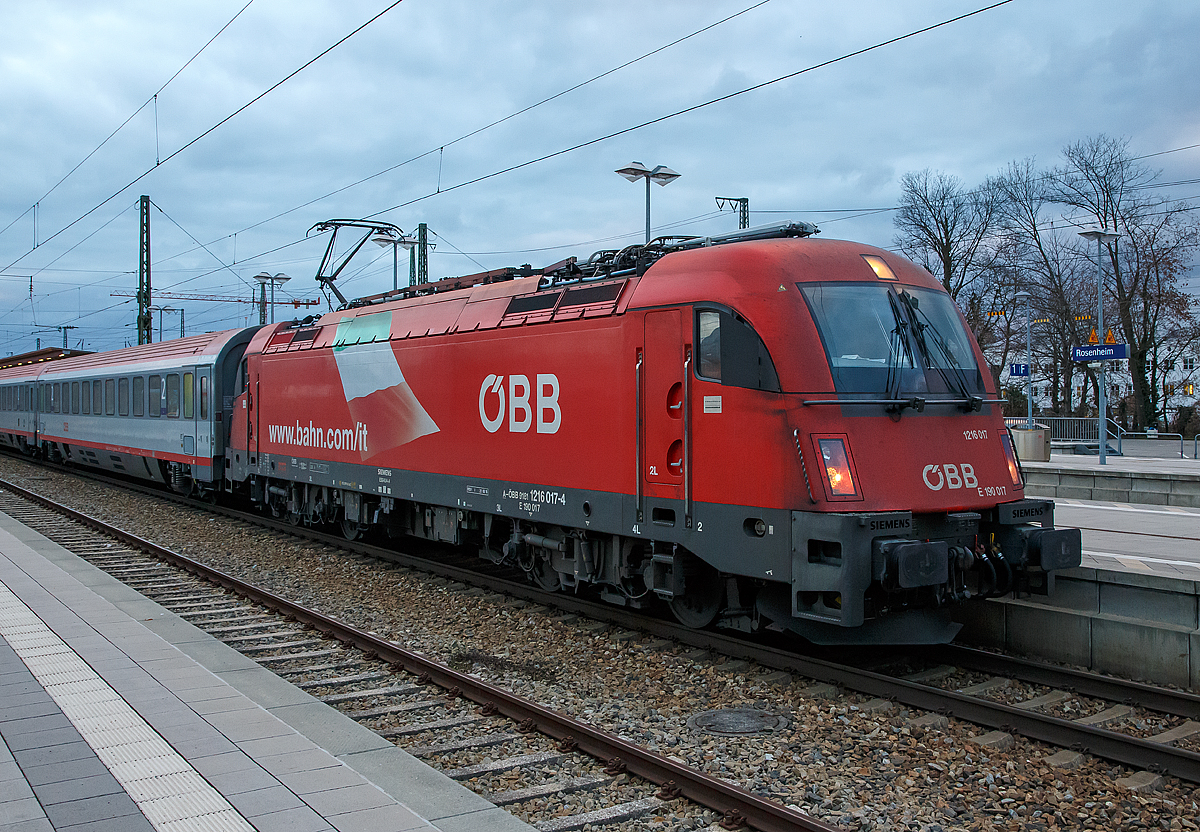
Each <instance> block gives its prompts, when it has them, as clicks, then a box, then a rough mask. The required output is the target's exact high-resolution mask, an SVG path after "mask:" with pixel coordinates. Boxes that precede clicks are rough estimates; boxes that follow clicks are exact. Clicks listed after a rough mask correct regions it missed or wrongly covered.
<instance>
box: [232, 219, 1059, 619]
mask: <svg viewBox="0 0 1200 832" xmlns="http://www.w3.org/2000/svg"><path fill="white" fill-rule="evenodd" d="M815 230H816V229H815V228H814V227H813V226H811V225H808V224H804V223H789V224H785V225H782V226H777V227H773V228H769V229H761V230H751V231H744V232H739V233H736V234H730V235H725V236H724V237H716V238H703V239H700V238H690V239H678V238H674V239H662V240H658V241H655V242H654V243H652V244H648V245H646V246H633V247H630V248H628V249H625V250H623V251H620V252H616V251H609V252H601V253H599V254H598V255H595V256H593V257H592V258H591V259H590V260H588V261H587V262H586V263H579V262H577V261H575V260H574V258H572V259H570V260H567V261H564V262H563V263H560V264H556V265H555V266H553V267H549V268H546V269H540V270H533V269H530V268H528V267H525V268H523V269H504V270H499V271H496V272H488V273H486V274H482V275H476V276H473V277H466V278H457V279H450V280H444V281H440V282H439V283H433V284H426V285H421V286H415V287H410V288H407V289H403V290H400V291H397V292H390V293H387V294H385V295H382V296H378V297H376V298H371V299H364V300H363V301H359V302H356V303H354V304H350V305H349V306H348V308H344V309H342V310H341V311H337V312H333V313H330V314H327V315H325V316H323V317H321V318H319V319H307V320H305V321H298V322H291V323H283V324H278V325H274V326H270V327H264V328H262V329H260V330H259V331H258V332H257V333H255V335H254V337H253V339H252V340H251V341H250V343H249V345H248V347H247V349H246V352H245V355H244V357H243V358H242V359H241V362H240V367H239V370H238V375H237V381H236V384H235V385H234V390H233V393H234V396H235V398H234V399H233V401H232V408H231V410H230V413H231V415H230V416H229V417H228V419H227V430H228V432H229V437H228V441H227V443H226V445H225V460H224V463H225V468H224V472H225V482H224V486H225V488H226V489H228V490H231V491H235V492H238V493H242V494H244V495H246V496H248V497H249V498H251V499H253V500H255V501H258V502H260V503H262V504H264V505H266V506H269V507H270V509H271V510H272V511H273V512H274V513H275V514H277V515H279V516H285V517H288V518H290V519H291V520H292V521H293V522H309V523H316V522H331V521H333V522H341V523H342V525H343V528H344V530H345V531H346V533H347V534H348V535H351V536H353V535H355V534H357V533H358V532H359V531H361V530H363V529H365V528H367V527H372V526H375V527H381V528H383V529H385V530H386V531H388V532H389V533H392V534H407V535H415V536H418V537H423V538H427V539H431V540H439V541H446V542H449V543H453V544H460V545H471V546H475V547H477V548H478V550H479V552H480V553H481V555H482V556H483V557H485V558H489V559H492V560H494V561H498V562H509V563H512V564H514V565H516V566H519V567H520V568H521V569H523V570H524V571H525V572H526V573H528V575H529V576H530V577H531V578H532V579H533V580H534V581H536V582H537V583H538V584H540V585H541V586H543V587H546V588H550V589H555V588H562V589H566V590H569V591H579V590H580V589H582V588H584V587H588V586H592V587H594V588H595V589H596V590H597V591H598V592H599V593H600V594H601V595H602V596H603V597H604V598H606V599H607V600H610V601H612V602H614V603H618V604H628V605H631V606H635V607H640V606H644V605H647V604H649V603H652V602H653V601H654V600H655V599H656V598H658V599H663V600H665V601H666V602H667V603H668V604H669V605H670V608H671V610H672V611H673V612H674V614H675V615H676V616H677V617H678V618H679V620H680V621H682V622H683V623H685V624H688V625H690V626H694V627H702V626H708V625H710V624H713V623H714V622H715V623H716V624H717V625H718V626H724V627H732V628H736V629H742V630H747V631H748V630H753V629H755V628H757V627H759V626H762V625H765V624H767V623H773V624H775V625H778V626H781V627H783V628H786V629H788V630H792V631H794V632H796V633H799V634H800V635H802V636H804V637H806V638H808V639H810V640H812V641H815V642H822V643H845V642H890V643H917V642H936V641H945V640H949V639H950V638H951V637H953V635H954V633H955V632H956V631H957V626H956V625H954V624H952V623H951V622H950V618H949V614H948V612H947V607H948V606H949V605H951V604H953V603H955V602H961V601H964V600H966V599H968V598H970V597H979V596H982V595H988V594H999V593H1004V592H1008V591H1010V590H1013V589H1028V590H1031V591H1040V592H1045V591H1048V589H1049V588H1050V586H1051V583H1052V581H1051V577H1052V572H1053V570H1056V569H1061V568H1065V567H1070V566H1077V565H1079V563H1080V555H1081V545H1080V535H1079V531H1078V530H1076V529H1055V528H1054V526H1053V504H1052V503H1051V502H1049V501H1044V500H1034V499H1025V498H1024V490H1023V483H1022V475H1021V471H1020V467H1019V463H1018V461H1017V459H1016V457H1015V455H1014V453H1013V448H1012V445H1011V443H1010V441H1009V437H1008V435H1007V432H1006V429H1005V427H1004V422H1003V420H1002V418H1001V414H1000V408H999V402H1000V400H999V399H998V397H997V394H996V390H995V386H994V384H993V381H992V379H991V375H990V373H989V372H988V371H987V369H986V364H985V363H984V359H983V356H982V354H981V353H980V351H979V348H978V347H977V345H976V344H975V341H974V339H973V338H972V336H971V334H970V331H969V330H968V328H967V326H966V323H965V321H964V319H963V318H962V315H961V314H960V313H959V311H958V309H957V308H956V307H955V305H954V303H953V301H952V300H951V299H950V297H949V296H948V295H947V294H946V292H945V291H943V289H942V288H941V286H940V285H939V284H938V282H937V281H936V280H934V279H933V278H932V277H931V276H930V275H929V274H928V273H927V272H925V271H924V270H922V269H920V268H918V267H917V266H915V265H914V264H912V263H911V262H909V261H907V260H905V259H904V258H902V257H900V256H898V255H896V254H893V253H891V252H888V251H883V250H880V249H877V248H872V247H870V246H865V245H860V244H857V243H850V242H843V241H836V240H816V239H811V238H809V235H810V234H811V233H813V232H814V231H815ZM331 250H332V243H331Z"/></svg>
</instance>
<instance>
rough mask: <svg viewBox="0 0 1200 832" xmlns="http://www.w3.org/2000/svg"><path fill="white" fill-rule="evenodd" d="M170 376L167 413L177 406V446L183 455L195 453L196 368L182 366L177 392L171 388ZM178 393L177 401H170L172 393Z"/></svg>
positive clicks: (169, 378) (170, 380) (168, 378)
mask: <svg viewBox="0 0 1200 832" xmlns="http://www.w3.org/2000/svg"><path fill="white" fill-rule="evenodd" d="M172 381H173V379H172V378H171V376H167V415H171V411H172V410H174V409H175V408H176V407H178V408H179V409H178V411H177V412H178V415H179V448H180V450H181V451H182V452H183V455H184V456H195V454H196V368H195V367H184V368H183V372H182V373H180V374H179V390H178V392H176V391H173V390H171V386H172V385H171V382H172ZM173 393H174V394H176V395H178V397H179V398H178V401H176V402H172V401H171V399H172V398H174V396H173V395H172V394H173Z"/></svg>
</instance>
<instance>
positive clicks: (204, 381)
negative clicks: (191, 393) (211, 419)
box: [200, 376, 208, 419]
mask: <svg viewBox="0 0 1200 832" xmlns="http://www.w3.org/2000/svg"><path fill="white" fill-rule="evenodd" d="M200 418H201V419H207V418H208V376H200Z"/></svg>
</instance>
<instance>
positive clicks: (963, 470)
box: [921, 462, 979, 491]
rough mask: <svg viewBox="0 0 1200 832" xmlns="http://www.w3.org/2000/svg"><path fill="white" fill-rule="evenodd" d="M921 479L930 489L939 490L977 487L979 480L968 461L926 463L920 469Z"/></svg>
mask: <svg viewBox="0 0 1200 832" xmlns="http://www.w3.org/2000/svg"><path fill="white" fill-rule="evenodd" d="M921 479H923V480H925V485H926V487H928V488H929V490H930V491H941V490H942V489H943V488H946V489H947V490H950V489H955V488H963V487H966V488H978V487H979V480H978V479H976V477H975V469H974V468H973V467H972V466H971V465H970V464H969V463H966V462H964V463H962V464H961V465H955V464H953V463H948V464H946V465H926V466H925V469H924V470H923V471H921Z"/></svg>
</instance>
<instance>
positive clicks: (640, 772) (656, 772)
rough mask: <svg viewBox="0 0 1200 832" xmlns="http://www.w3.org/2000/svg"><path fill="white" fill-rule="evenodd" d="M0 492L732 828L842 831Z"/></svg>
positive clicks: (114, 531)
mask: <svg viewBox="0 0 1200 832" xmlns="http://www.w3.org/2000/svg"><path fill="white" fill-rule="evenodd" d="M0 487H3V488H5V489H8V490H10V491H12V492H13V493H14V494H18V495H19V496H21V497H24V498H25V499H28V500H31V501H33V502H36V503H38V504H40V505H43V506H46V507H47V508H49V509H51V510H53V511H55V512H57V513H60V514H63V515H64V516H67V517H69V518H71V519H72V520H75V521H77V522H79V523H82V524H83V525H85V526H87V527H89V528H92V529H95V530H97V531H102V532H103V533H105V534H107V535H111V536H112V537H115V538H116V539H118V540H120V541H121V542H122V543H125V544H127V545H129V546H132V547H134V548H137V549H140V550H142V551H144V552H146V553H147V554H149V555H151V556H152V557H155V558H157V559H159V560H162V561H165V562H167V563H171V564H173V565H175V566H177V567H179V568H181V569H184V570H186V571H187V572H189V573H191V574H193V575H196V576H197V577H200V578H203V579H205V580H208V581H211V582H212V583H215V584H217V585H219V586H221V587H223V588H225V589H226V590H227V591H228V592H230V593H233V594H235V595H238V596H240V597H242V598H245V599H246V600H249V601H252V602H254V603H257V604H260V605H262V606H265V607H268V608H271V609H274V610H275V611H276V612H278V613H280V614H281V615H284V616H285V617H288V618H289V619H294V620H295V621H297V622H299V623H301V624H306V625H309V626H311V627H312V628H313V629H315V630H318V631H319V632H322V633H325V634H326V635H329V636H331V637H333V638H336V639H337V640H338V641H341V642H342V643H344V644H353V645H354V646H355V647H357V648H358V649H360V650H362V651H364V652H365V653H368V654H372V655H375V656H378V657H379V659H381V660H382V661H384V662H387V663H388V664H390V665H392V666H393V667H397V668H403V669H404V670H406V671H408V672H409V673H412V674H414V675H416V676H417V677H418V680H419V681H421V682H424V683H429V682H432V683H435V684H437V685H439V686H440V687H443V688H445V689H447V690H448V691H449V693H450V695H451V696H453V697H461V698H464V699H469V700H471V701H472V702H475V703H476V704H478V705H480V706H481V707H482V708H483V709H484V711H485V712H488V713H500V714H503V715H504V716H506V717H508V718H510V719H513V720H516V721H517V722H518V723H520V724H521V726H522V728H523V729H525V730H534V729H536V730H537V731H539V732H540V733H543V734H545V735H547V736H550V737H552V738H554V739H557V740H559V742H560V744H561V746H562V747H563V748H564V750H579V751H582V752H583V753H585V754H588V755H590V756H592V757H595V758H596V759H598V760H601V761H603V762H606V763H607V764H608V765H609V766H610V767H611V768H617V769H622V770H625V771H628V772H629V773H631V774H635V775H637V776H639V777H642V778H644V779H646V780H649V781H650V782H652V783H655V784H656V785H659V786H664V787H666V789H667V790H668V791H669V792H673V791H674V790H672V789H671V785H670V784H673V785H674V787H675V789H677V790H678V794H680V795H683V796H685V797H687V798H689V799H691V800H693V801H695V802H697V803H699V804H701V805H703V806H706V807H708V808H710V809H713V810H715V811H717V812H719V813H721V814H723V815H724V816H725V818H726V820H727V821H728V822H729V823H730V824H735V825H733V826H731V828H736V825H740V824H745V825H749V826H751V827H753V828H754V829H759V830H762V832H796V830H804V831H805V832H839V830H840V829H841V827H837V826H833V825H830V824H827V823H825V822H823V821H820V820H817V819H816V818H813V817H811V816H809V815H806V814H803V813H802V812H798V811H796V810H794V809H789V808H787V807H786V806H783V805H782V804H779V803H774V802H772V801H769V800H766V799H764V798H761V797H759V796H758V795H755V794H752V793H751V792H748V791H746V790H745V789H742V788H739V787H738V786H735V785H733V784H731V783H728V782H726V781H724V780H720V779H718V778H716V777H711V776H709V775H707V774H704V773H703V772H701V771H697V770H695V769H693V768H690V767H689V766H687V765H685V764H683V763H680V762H676V761H675V760H672V759H670V758H668V757H664V756H662V755H660V754H655V753H654V752H652V751H650V750H648V749H645V748H642V747H641V746H638V745H636V744H634V743H631V742H629V741H627V740H623V739H621V738H620V737H618V736H616V735H615V734H611V733H609V732H607V731H604V730H602V729H600V728H597V727H594V726H591V725H588V724H587V723H584V722H580V721H579V720H576V719H573V718H571V717H569V716H567V715H565V714H562V713H559V712H557V711H554V710H551V709H549V708H546V707H544V706H542V705H538V704H537V703H536V702H533V701H532V700H529V699H526V698H525V697H523V696H519V695H517V694H515V693H511V692H509V691H506V690H504V689H503V688H500V687H497V686H495V685H491V684H488V683H487V682H484V681H482V680H481V679H477V678H475V677H473V676H470V675H468V674H466V673H460V672H458V671H456V670H454V669H452V668H450V667H448V666H446V665H444V664H441V663H440V662H436V661H434V660H432V659H429V658H426V657H424V656H422V655H420V654H418V653H415V652H412V651H410V650H406V649H404V648H403V647H401V646H400V645H399V644H396V643H395V642H392V641H387V640H385V639H382V638H380V637H378V636H375V635H372V634H370V633H366V632H363V631H361V630H358V629H356V628H354V627H352V626H351V625H349V624H347V623H345V622H343V621H340V620H339V619H337V618H334V617H333V616H328V615H325V614H324V613H321V612H318V611H317V610H311V609H308V608H306V607H304V606H301V605H299V604H296V603H293V602H291V601H289V600H287V599H286V598H283V597H281V596H279V595H276V594H274V593H272V592H269V591H267V590H265V589H262V588H260V587H256V586H254V585H253V584H249V583H247V582H245V581H242V580H241V579H239V578H236V577H234V576H232V575H230V574H228V573H226V572H222V571H221V570H218V569H213V568H212V567H209V566H206V565H205V564H203V563H200V562H199V561H196V560H193V559H192V558H189V557H187V556H185V555H181V554H179V553H177V552H173V551H171V550H170V549H166V548H164V547H162V546H158V545H157V544H155V543H152V542H150V541H148V540H145V539H144V538H141V537H138V536H137V535H134V534H132V533H130V532H127V531H124V530H123V529H119V528H117V527H114V526H110V525H108V524H107V523H104V522H102V521H100V520H98V519H96V518H94V517H91V516H90V515H87V514H84V513H83V512H80V511H76V510H75V509H72V508H69V507H68V506H64V505H61V504H59V503H56V502H55V501H53V500H50V499H49V498H46V497H43V496H41V495H39V494H36V493H34V492H31V491H29V490H27V489H24V488H21V487H19V486H16V485H13V484H12V483H8V482H5V481H3V480H0Z"/></svg>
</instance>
